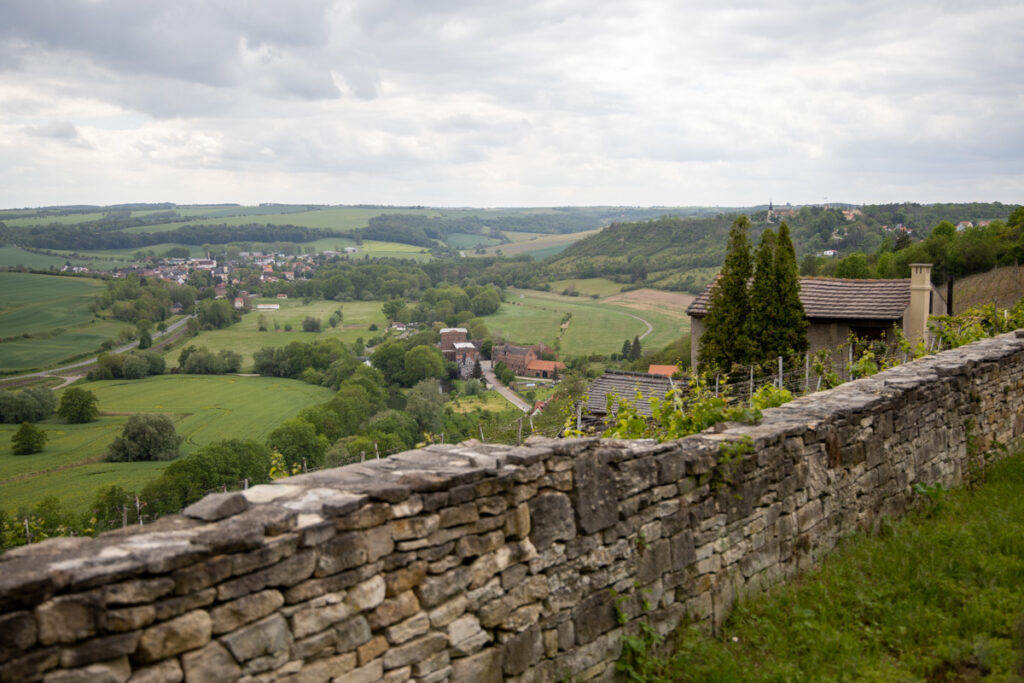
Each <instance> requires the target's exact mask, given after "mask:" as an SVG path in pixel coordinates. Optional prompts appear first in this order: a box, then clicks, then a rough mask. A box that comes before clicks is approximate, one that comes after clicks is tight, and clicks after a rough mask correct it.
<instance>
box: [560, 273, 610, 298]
mask: <svg viewBox="0 0 1024 683" xmlns="http://www.w3.org/2000/svg"><path fill="white" fill-rule="evenodd" d="M622 287H623V286H622V285H621V284H619V283H618V282H615V281H613V280H609V279H608V278H603V277H590V278H582V279H581V278H576V279H572V280H554V281H552V282H551V291H552V292H555V293H556V294H561V293H562V292H564V291H566V290H570V291H572V290H575V291H577V292H579V293H580V294H581V295H583V296H593V295H595V294H596V295H597V296H599V297H602V296H612V295H613V294H618V293H619V292H621V291H622Z"/></svg>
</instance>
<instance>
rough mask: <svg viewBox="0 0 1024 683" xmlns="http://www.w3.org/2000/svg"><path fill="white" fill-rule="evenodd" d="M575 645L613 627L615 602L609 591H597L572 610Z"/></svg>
mask: <svg viewBox="0 0 1024 683" xmlns="http://www.w3.org/2000/svg"><path fill="white" fill-rule="evenodd" d="M573 622H574V628H575V631H576V643H577V645H586V644H587V643H589V642H591V641H593V640H594V639H596V638H597V637H598V636H600V635H601V634H602V633H605V632H607V631H610V630H612V629H613V628H615V624H616V618H615V603H614V601H613V600H612V596H611V593H609V592H608V591H606V590H601V591H598V592H597V593H594V594H593V595H591V596H590V597H589V598H587V599H585V600H584V601H583V602H581V603H580V604H579V606H577V607H576V609H574V610H573Z"/></svg>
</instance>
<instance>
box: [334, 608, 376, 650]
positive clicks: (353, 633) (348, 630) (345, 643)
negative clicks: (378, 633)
mask: <svg viewBox="0 0 1024 683" xmlns="http://www.w3.org/2000/svg"><path fill="white" fill-rule="evenodd" d="M334 630H335V632H336V633H337V634H338V642H337V647H338V651H339V652H352V651H353V650H355V649H356V648H358V647H359V646H360V645H363V644H365V643H367V642H368V641H369V640H370V638H371V637H372V635H371V633H370V625H369V624H368V623H367V622H366V619H365V618H364V617H362V616H355V617H352V618H351V619H348V620H347V621H344V622H342V623H340V624H338V625H337V626H336V627H335V629H334Z"/></svg>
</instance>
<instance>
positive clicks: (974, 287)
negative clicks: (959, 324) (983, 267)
mask: <svg viewBox="0 0 1024 683" xmlns="http://www.w3.org/2000/svg"><path fill="white" fill-rule="evenodd" d="M1022 296H1024V267H1021V266H1006V267H1005V268H996V269H994V270H991V271H989V272H987V273H978V274H977V275H971V276H968V277H965V278H963V279H962V280H957V281H956V282H955V283H953V312H954V313H963V312H964V311H965V310H966V309H968V308H970V307H971V306H977V305H980V304H991V303H995V305H996V306H997V307H998V308H1011V307H1013V305H1014V304H1016V303H1017V302H1018V301H1020V299H1021V297H1022Z"/></svg>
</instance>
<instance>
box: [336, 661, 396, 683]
mask: <svg viewBox="0 0 1024 683" xmlns="http://www.w3.org/2000/svg"><path fill="white" fill-rule="evenodd" d="M382 678H384V660H383V659H375V660H373V661H372V662H369V663H368V664H364V665H363V666H361V667H359V668H358V669H354V670H352V671H350V672H348V673H347V674H345V675H343V676H340V677H338V678H335V679H334V681H336V683H376V681H379V680H381V679H382Z"/></svg>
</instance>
